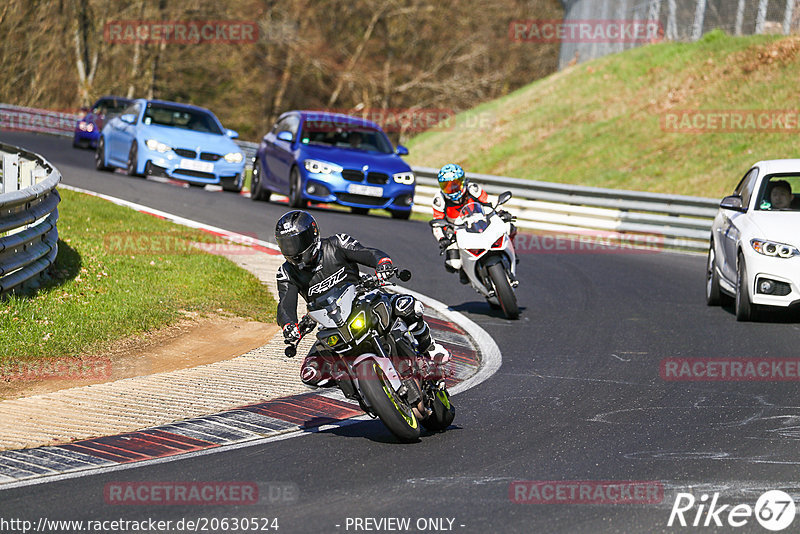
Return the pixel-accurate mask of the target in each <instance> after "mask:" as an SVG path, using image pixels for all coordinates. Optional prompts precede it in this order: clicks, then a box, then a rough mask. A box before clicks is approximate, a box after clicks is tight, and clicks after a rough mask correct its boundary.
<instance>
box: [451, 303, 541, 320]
mask: <svg viewBox="0 0 800 534" xmlns="http://www.w3.org/2000/svg"><path fill="white" fill-rule="evenodd" d="M450 309H451V310H455V311H457V312H467V313H472V314H475V315H485V316H486V317H492V318H495V319H504V320H505V319H506V316H505V314H504V313H503V310H500V309H494V308H492V307H491V306H489V304H488V303H487V302H486V301H479V300H475V301H470V302H462V303H461V304H456V305H453V306H450ZM526 309H527V308H526V307H525V306H520V307H519V314H520V318H521V317H522V315H523V314H524V313H525V310H526Z"/></svg>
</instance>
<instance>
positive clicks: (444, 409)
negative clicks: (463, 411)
mask: <svg viewBox="0 0 800 534" xmlns="http://www.w3.org/2000/svg"><path fill="white" fill-rule="evenodd" d="M431 412H432V413H431V414H430V415H429V416H428V417H426V418H425V419H423V420H421V421H420V423H422V426H424V427H425V428H427V429H428V430H430V431H431V432H439V431H441V430H444V429H446V428H447V427H449V426H450V424H451V423H452V422H453V419H455V417H456V407H455V406H453V404H452V403H451V402H450V395H449V394H448V393H447V390H446V389H444V388H442V389H437V390H435V392H434V396H433V402H432V403H431Z"/></svg>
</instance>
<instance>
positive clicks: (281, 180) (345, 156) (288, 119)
mask: <svg viewBox="0 0 800 534" xmlns="http://www.w3.org/2000/svg"><path fill="white" fill-rule="evenodd" d="M406 154H408V150H407V149H406V148H405V147H403V146H399V145H398V147H397V149H396V150H395V148H394V147H393V146H392V143H391V141H389V138H388V137H386V134H385V133H384V132H383V130H381V128H380V126H378V125H377V124H375V123H374V122H370V121H367V120H364V119H360V118H357V117H350V116H348V115H341V114H337V113H324V112H317V111H289V112H287V113H284V114H283V115H281V116H280V118H279V119H278V121H277V122H276V123H275V125H274V126H273V127H272V130H270V132H269V133H268V134H267V135H265V136H264V138H263V139H262V140H261V144H260V145H259V147H258V152H257V153H256V156H255V160H254V161H253V178H252V182H251V187H250V190H251V198H252V199H253V200H268V199H269V197H270V194H271V193H278V194H282V195H287V196H288V197H289V204H290V205H291V206H292V207H293V208H303V207H305V206H306V205H307V204H308V202H309V201H311V202H315V203H337V204H341V205H343V206H348V207H350V208H351V209H352V211H353V212H355V213H361V214H364V213H367V212H369V210H370V209H386V210H388V211H389V212H390V213H391V214H392V217H394V218H396V219H408V218H409V217H410V216H411V207H412V205H413V203H414V188H415V182H416V180H415V178H414V173H413V172H412V171H411V167H409V166H408V164H407V163H406V162H405V161H403V160H402V159H401V158H400V156H404V155H406Z"/></svg>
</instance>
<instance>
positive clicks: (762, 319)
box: [721, 297, 800, 324]
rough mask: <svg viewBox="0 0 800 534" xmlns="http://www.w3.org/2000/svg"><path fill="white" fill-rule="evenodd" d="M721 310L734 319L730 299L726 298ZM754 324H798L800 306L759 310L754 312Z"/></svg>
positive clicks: (733, 304)
mask: <svg viewBox="0 0 800 534" xmlns="http://www.w3.org/2000/svg"><path fill="white" fill-rule="evenodd" d="M721 308H722V309H723V310H725V311H726V312H727V313H728V314H730V315H731V316H732V317H733V318H734V320H735V318H736V307H735V303H734V301H733V299H732V298H730V297H727V298H725V299H724V300H723V302H722V306H721ZM752 322H754V323H773V324H798V323H800V305H795V306H794V307H792V308H789V309H788V310H787V309H783V308H763V307H762V308H759V309H758V311H757V312H756V318H755V320H754V321H752Z"/></svg>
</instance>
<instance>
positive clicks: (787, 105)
mask: <svg viewBox="0 0 800 534" xmlns="http://www.w3.org/2000/svg"><path fill="white" fill-rule="evenodd" d="M798 52H800V39H798V38H797V37H789V38H786V37H779V36H755V37H731V36H728V35H726V34H724V33H722V32H720V31H715V32H711V33H709V34H707V35H706V36H705V37H704V38H703V39H702V40H701V41H699V42H697V43H690V44H687V43H661V44H655V45H650V46H646V47H642V48H637V49H633V50H630V51H628V52H625V53H622V54H616V55H613V56H608V57H605V58H601V59H598V60H595V61H591V62H588V63H584V64H580V65H577V66H574V67H570V68H568V69H565V70H564V71H561V72H558V73H556V74H553V75H551V76H549V77H547V78H544V79H542V80H539V81H537V82H534V83H532V84H530V85H528V86H526V87H524V88H522V89H519V90H517V91H515V92H514V93H511V94H509V95H507V96H505V97H503V98H500V99H498V100H495V101H491V102H488V103H486V104H484V105H481V106H478V107H477V108H474V109H472V110H469V111H467V112H465V113H462V114H460V115H459V116H457V117H456V123H455V127H454V128H450V129H447V130H446V129H440V130H438V131H437V130H432V131H428V132H425V133H423V134H421V135H419V136H417V137H415V138H413V139H412V140H411V141H410V142H409V143H408V146H409V148H410V150H411V155H410V157H409V161H410V162H411V163H412V164H414V165H420V166H428V167H438V166H441V165H443V164H444V163H447V162H451V161H453V162H457V163H460V164H462V165H463V166H464V167H465V168H466V169H467V170H468V171H472V172H479V173H487V174H496V175H505V176H513V177H518V178H529V179H536V180H545V181H551V182H561V183H570V184H581V185H590V186H598V187H611V188H622V189H632V190H644V191H653V192H663V193H678V194H685V195H700V196H708V197H721V196H723V195H724V194H728V193H729V192H730V191H731V190H732V189H733V187H734V186H735V184H736V183H737V182H738V179H739V178H741V176H743V175H744V173H745V171H746V170H747V169H748V168H749V166H751V165H752V164H753V163H755V162H756V161H759V160H762V159H773V158H786V157H798V148H797V135H796V134H797V130H795V131H794V132H793V133H764V132H750V133H716V132H715V133H702V134H696V133H684V132H681V133H667V132H665V131H664V130H663V129H662V128H661V123H660V119H661V117H662V116H663V115H664V113H665V112H667V111H678V110H746V109H752V110H776V109H777V110H797V109H800V106H799V105H798V101H797V79H798V74H800V56H799V55H798Z"/></svg>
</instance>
